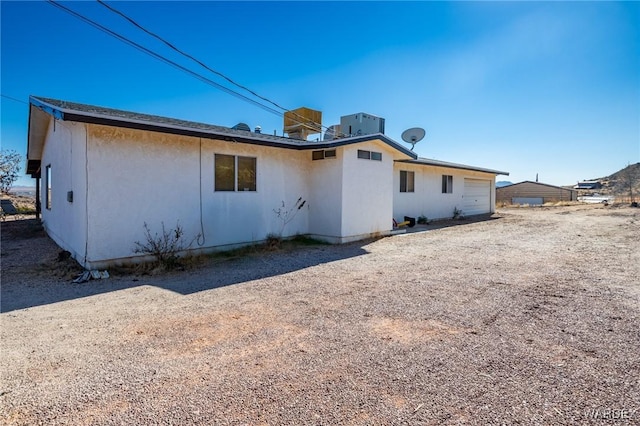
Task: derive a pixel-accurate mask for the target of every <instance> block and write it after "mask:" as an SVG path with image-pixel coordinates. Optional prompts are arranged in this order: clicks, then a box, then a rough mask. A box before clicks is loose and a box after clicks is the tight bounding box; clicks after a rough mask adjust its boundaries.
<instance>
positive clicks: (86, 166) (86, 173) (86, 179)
mask: <svg viewBox="0 0 640 426" xmlns="http://www.w3.org/2000/svg"><path fill="white" fill-rule="evenodd" d="M84 190H85V192H84V220H85V228H84V232H85V237H84V262H82V266H83V267H84V268H85V269H86V265H87V255H88V254H89V125H88V124H86V123H85V125H84Z"/></svg>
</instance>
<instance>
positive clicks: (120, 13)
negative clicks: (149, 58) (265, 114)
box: [96, 0, 329, 130]
mask: <svg viewBox="0 0 640 426" xmlns="http://www.w3.org/2000/svg"><path fill="white" fill-rule="evenodd" d="M96 1H97V2H98V3H99V4H100V5H102V6H103V7H105V8H107V9H108V10H110V11H111V12H113V13H115V14H117V15H119V16H121V17H122V18H124V19H126V20H127V21H128V22H129V23H131V24H132V25H134V26H135V27H137V28H138V29H140V30H142V31H144V32H145V33H147V34H148V35H150V36H151V37H153V38H155V39H156V40H159V41H160V42H162V43H164V44H165V45H166V46H168V47H169V48H170V49H172V50H174V51H175V52H178V53H179V54H181V55H182V56H184V57H186V58H188V59H191V60H192V61H194V62H195V63H197V64H198V65H200V66H201V67H203V68H204V69H206V70H207V71H210V72H212V73H213V74H216V75H218V76H220V77H222V78H224V79H225V80H227V81H228V82H229V83H231V84H233V85H234V86H236V87H238V88H240V89H242V90H245V91H247V92H249V93H251V94H252V95H253V96H255V97H257V98H259V99H262V100H263V101H265V102H268V103H270V104H271V105H273V106H275V107H276V108H279V109H281V110H283V111H285V112H290V113H291V114H292V115H295V116H296V117H297V118H299V119H301V120H303V121H298V120H295V119H294V121H297V122H298V123H309V119H308V118H306V117H303V116H301V115H299V114H297V113H295V112H293V111H291V110H290V109H288V108H285V107H283V106H282V105H279V104H278V103H276V102H274V101H272V100H270V99H268V98H265V97H264V96H261V95H259V94H258V93H256V92H254V91H253V90H251V89H249V88H248V87H246V86H244V85H242V84H240V83H237V82H236V81H234V80H233V79H231V78H229V77H227V76H226V75H224V74H223V73H221V72H220V71H216V70H215V69H213V68H211V67H209V66H208V65H207V64H205V63H204V62H202V61H200V60H199V59H197V58H195V57H194V56H193V55H190V54H188V53H186V52H185V51H183V50H181V49H179V48H178V47H176V46H175V45H174V44H172V43H171V42H169V41H167V40H166V39H164V38H162V37H161V36H159V35H158V34H156V33H154V32H152V31H150V30H148V29H146V28H145V27H143V26H142V25H141V24H139V23H138V22H136V21H135V20H134V19H132V18H130V17H129V16H127V15H126V14H125V13H124V12H121V11H119V10H118V9H116V8H114V7H112V6H110V5H108V4H107V3H105V2H104V1H102V0H96ZM318 124H320V126H321V127H322V128H324V129H326V130H328V129H329V128H328V127H326V126H323V125H322V123H318Z"/></svg>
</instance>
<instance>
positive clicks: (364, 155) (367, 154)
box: [358, 149, 371, 160]
mask: <svg viewBox="0 0 640 426" xmlns="http://www.w3.org/2000/svg"><path fill="white" fill-rule="evenodd" d="M358 158H363V159H365V160H369V159H371V151H364V150H362V149H359V150H358Z"/></svg>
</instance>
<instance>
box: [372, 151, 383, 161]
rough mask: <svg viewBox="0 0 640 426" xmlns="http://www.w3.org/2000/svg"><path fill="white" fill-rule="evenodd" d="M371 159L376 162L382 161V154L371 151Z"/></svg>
mask: <svg viewBox="0 0 640 426" xmlns="http://www.w3.org/2000/svg"><path fill="white" fill-rule="evenodd" d="M371 159H372V160H376V161H382V153H381V152H373V151H371Z"/></svg>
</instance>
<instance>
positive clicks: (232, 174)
mask: <svg viewBox="0 0 640 426" xmlns="http://www.w3.org/2000/svg"><path fill="white" fill-rule="evenodd" d="M214 160H215V161H214V162H215V164H214V167H215V173H214V188H215V190H216V191H255V190H256V166H257V159H256V158H255V157H241V156H236V155H225V154H215V158H214Z"/></svg>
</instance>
